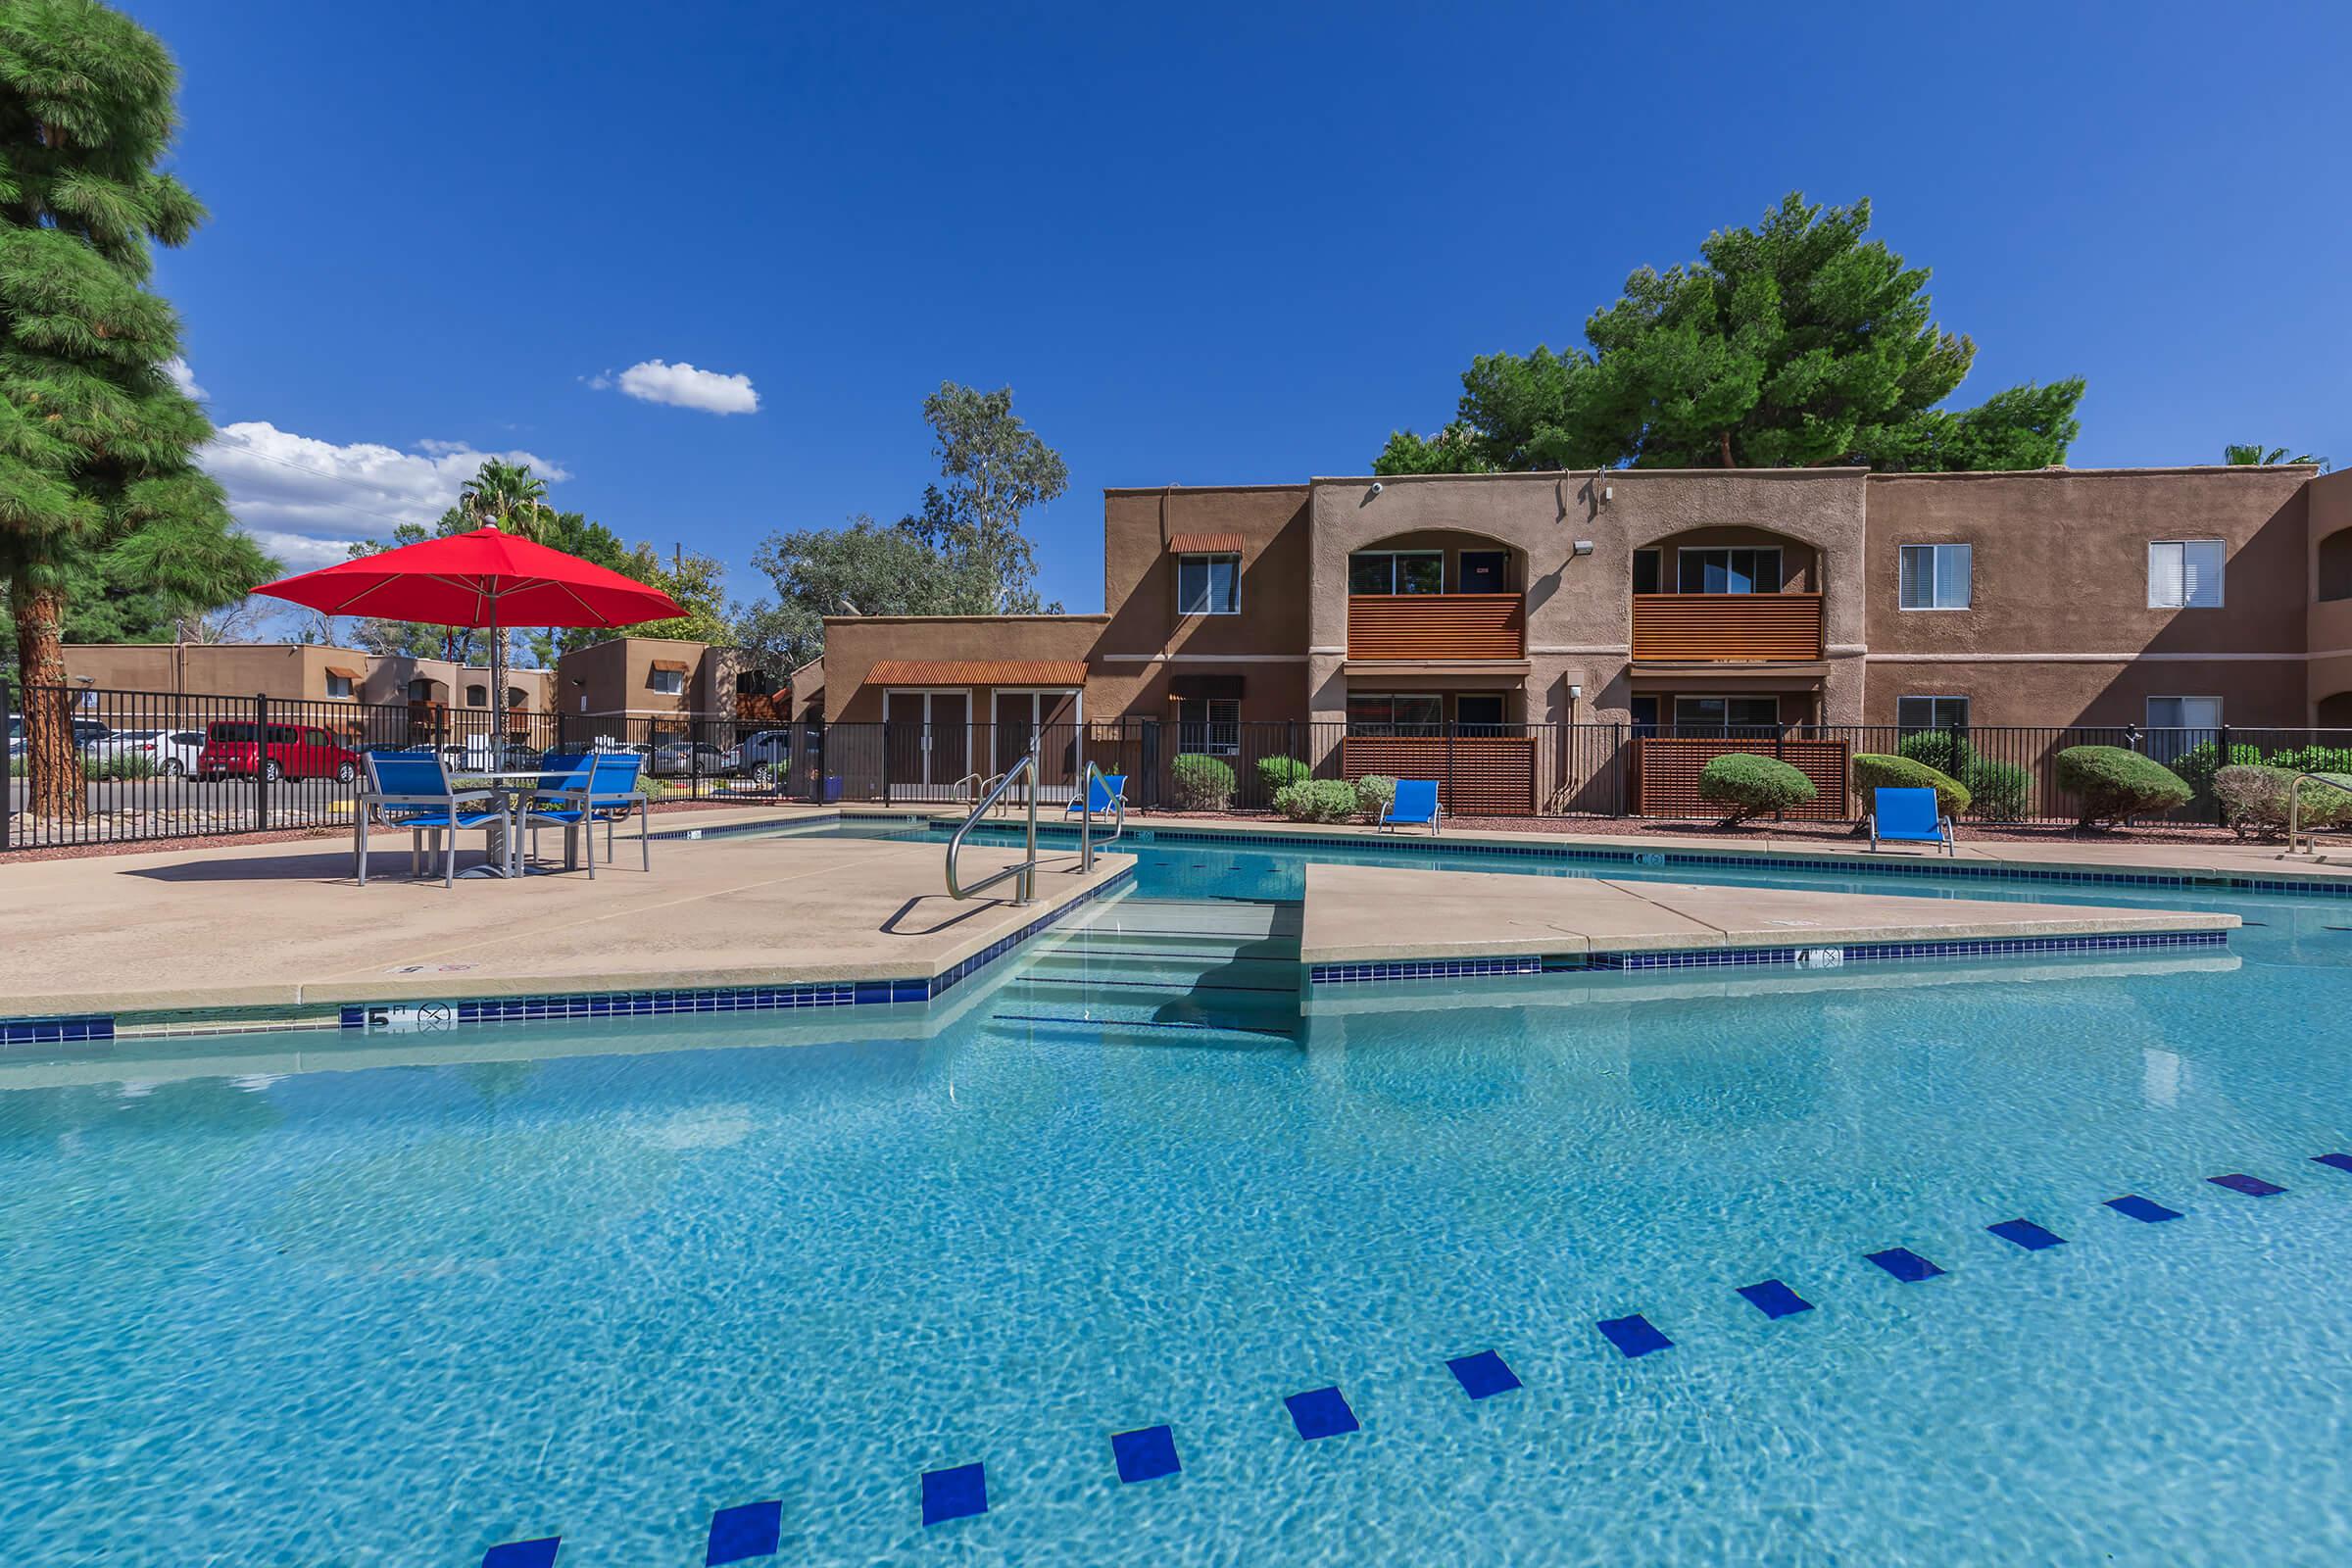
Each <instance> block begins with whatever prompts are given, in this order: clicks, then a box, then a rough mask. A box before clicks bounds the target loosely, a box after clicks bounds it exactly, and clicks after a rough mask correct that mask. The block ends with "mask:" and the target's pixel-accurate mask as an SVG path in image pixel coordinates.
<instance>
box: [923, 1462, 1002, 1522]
mask: <svg viewBox="0 0 2352 1568" xmlns="http://www.w3.org/2000/svg"><path fill="white" fill-rule="evenodd" d="M986 1512H988V1468H987V1466H985V1465H977V1464H959V1465H956V1466H954V1467H953V1468H951V1469H947V1470H926V1471H924V1472H923V1523H924V1524H926V1525H935V1524H939V1523H941V1522H943V1521H945V1520H949V1519H968V1518H970V1517H971V1516H972V1515H973V1514H976V1513H986Z"/></svg>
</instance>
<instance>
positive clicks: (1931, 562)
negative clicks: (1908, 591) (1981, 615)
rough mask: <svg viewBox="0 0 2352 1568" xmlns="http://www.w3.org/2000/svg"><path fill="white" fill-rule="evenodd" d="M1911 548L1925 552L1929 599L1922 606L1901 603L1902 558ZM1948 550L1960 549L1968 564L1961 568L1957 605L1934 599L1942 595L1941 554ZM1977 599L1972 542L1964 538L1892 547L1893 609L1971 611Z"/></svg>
mask: <svg viewBox="0 0 2352 1568" xmlns="http://www.w3.org/2000/svg"><path fill="white" fill-rule="evenodd" d="M1914 550H1925V551H1927V552H1928V579H1927V586H1928V598H1929V600H1930V601H1931V602H1930V603H1928V604H1924V605H1906V604H1904V603H1903V558H1904V557H1905V556H1907V555H1909V554H1910V553H1911V552H1912V551H1914ZM1947 550H1956V551H1959V552H1960V553H1961V555H1962V557H1963V558H1964V559H1965V561H1966V562H1967V564H1966V565H1965V566H1964V567H1963V568H1962V570H1961V577H1960V581H1961V595H1960V603H1958V604H1956V605H1944V604H1936V603H1934V602H1933V601H1936V600H1938V599H1940V598H1942V597H1943V594H1942V589H1943V553H1944V552H1945V551H1947ZM1976 602H1977V547H1976V546H1975V545H1973V544H1970V543H1968V542H1967V541H1965V540H1954V541H1951V542H1948V543H1939V544H1908V545H1898V546H1897V547H1896V548H1895V552H1894V604H1895V608H1896V609H1898V610H1905V611H1923V610H1924V611H1937V610H1944V611H1950V610H1973V609H1975V608H1976Z"/></svg>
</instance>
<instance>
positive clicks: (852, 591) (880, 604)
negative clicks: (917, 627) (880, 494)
mask: <svg viewBox="0 0 2352 1568" xmlns="http://www.w3.org/2000/svg"><path fill="white" fill-rule="evenodd" d="M752 564H753V565H754V566H756V567H758V568H759V569H760V571H761V572H763V573H765V574H766V576H767V578H768V581H769V582H770V583H771V584H773V586H774V589H775V598H774V600H772V601H767V600H762V601H760V603H758V604H755V605H752V606H751V607H749V608H748V609H745V610H742V611H739V612H738V613H737V614H736V626H735V631H736V637H737V639H738V640H739V641H741V642H742V643H743V644H744V646H746V647H747V648H752V649H755V650H757V651H758V652H759V653H760V654H761V655H763V656H765V658H766V659H767V661H768V662H771V663H773V664H776V665H777V666H778V667H780V668H784V669H797V668H798V667H800V666H801V665H802V664H805V663H807V662H809V660H811V659H814V658H816V657H817V656H818V655H819V654H822V653H823V652H824V651H825V625H824V618H825V617H826V616H827V615H842V614H863V615H945V614H954V613H956V611H955V610H954V609H953V608H952V607H953V606H955V605H956V603H957V602H958V601H959V600H960V599H961V598H962V597H963V594H964V589H963V585H962V583H961V582H960V581H959V575H958V573H957V571H956V568H955V567H954V566H952V565H951V564H949V563H948V561H947V559H946V558H945V557H944V556H942V555H941V554H940V553H939V552H938V551H937V550H935V549H933V548H932V547H931V545H930V544H929V543H928V542H927V541H926V540H925V539H924V538H923V536H922V535H921V534H920V533H919V532H917V531H916V530H915V529H913V528H910V527H907V525H905V524H903V523H900V524H884V523H879V522H876V521H875V520H874V519H873V518H871V517H866V516H859V517H855V518H852V519H851V521H850V525H849V526H848V527H846V528H811V529H806V530H803V531H800V532H794V533H774V534H770V535H768V537H767V538H766V539H764V540H762V541H761V542H760V547H759V548H758V549H757V550H756V551H754V552H753V553H752Z"/></svg>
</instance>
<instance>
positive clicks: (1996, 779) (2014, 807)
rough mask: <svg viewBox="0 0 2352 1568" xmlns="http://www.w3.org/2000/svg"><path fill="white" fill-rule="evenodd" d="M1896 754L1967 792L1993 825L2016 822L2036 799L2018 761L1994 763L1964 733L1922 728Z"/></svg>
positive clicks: (1973, 806)
mask: <svg viewBox="0 0 2352 1568" xmlns="http://www.w3.org/2000/svg"><path fill="white" fill-rule="evenodd" d="M1894 750H1895V755H1897V756H1899V757H1904V758H1908V759H1909V760H1912V761H1914V762H1921V763H1925V764H1926V765H1927V766H1929V767H1932V768H1934V769H1936V771H1937V772H1938V773H1941V774H1942V775H1943V776H1944V777H1946V778H1948V779H1952V780H1954V781H1955V782H1957V783H1958V784H1959V785H1960V787H1961V788H1963V789H1965V790H1967V791H1968V798H1969V803H1970V808H1971V809H1973V810H1974V811H1975V812H1976V814H1977V815H1978V816H1979V817H1981V818H1983V819H1985V820H1986V821H1993V822H2013V821H2016V820H2017V819H2018V818H2020V817H2022V816H2024V815H2025V814H2026V803H2027V802H2028V801H2029V800H2031V799H2032V798H2033V794H2034V775H2033V774H2032V773H2030V772H2028V771H2027V770H2026V769H2024V768H2022V767H2020V766H2018V765H2017V764H2016V763H2015V762H2001V761H1995V760H1993V759H1991V758H1989V757H1986V756H1985V754H1984V753H1983V752H1980V751H1978V750H1977V749H1976V747H1975V746H1973V745H1972V744H1970V742H1969V739H1968V736H1967V735H1966V734H1965V733H1963V734H1960V735H1954V734H1953V733H1952V732H1951V731H1950V730H1948V729H1923V730H1921V731H1919V732H1918V733H1916V734H1912V735H1906V736H1904V737H1903V738H1902V740H1901V741H1900V742H1899V743H1897V744H1896V746H1895V748H1894Z"/></svg>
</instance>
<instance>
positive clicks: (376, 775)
mask: <svg viewBox="0 0 2352 1568" xmlns="http://www.w3.org/2000/svg"><path fill="white" fill-rule="evenodd" d="M364 760H365V761H366V762H367V764H368V787H367V788H366V789H365V790H364V791H362V792H361V795H360V798H359V800H358V801H357V802H356V803H355V804H354V807H353V810H352V834H353V844H352V856H353V858H354V859H355V860H357V861H358V863H359V873H360V886H362V887H366V886H367V885H368V823H369V822H371V821H372V822H375V823H377V824H379V825H381V826H383V827H388V828H393V829H396V830H397V829H404V828H405V829H406V830H407V831H408V833H409V874H410V875H411V876H415V875H416V874H417V856H418V853H419V851H420V850H421V848H422V846H423V842H424V835H426V834H427V833H430V834H431V835H432V836H433V853H434V854H435V855H440V854H441V853H442V848H441V838H442V835H443V834H447V835H448V836H449V849H448V858H447V860H446V861H445V862H444V864H443V866H442V871H441V885H442V886H443V887H455V886H457V881H458V835H459V834H460V833H461V832H465V831H466V830H468V829H472V828H483V829H488V828H491V827H494V826H496V827H504V826H505V825H506V821H507V813H506V810H505V809H504V808H503V807H502V806H499V805H498V804H497V802H498V798H499V797H498V792H497V791H496V790H461V789H458V788H457V787H456V786H455V785H453V784H451V783H450V781H449V770H448V769H447V768H446V767H444V766H442V764H441V759H440V757H439V756H438V755H437V754H435V753H432V752H369V753H368V755H367V756H366V758H365V759H364ZM485 807H487V808H489V809H484V808H485Z"/></svg>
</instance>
